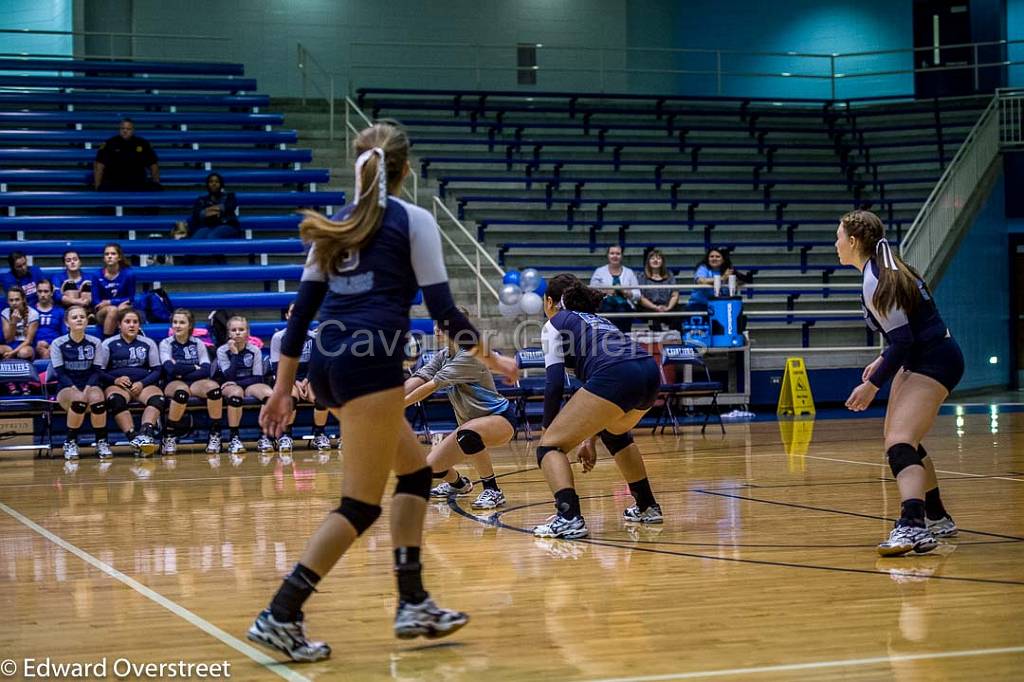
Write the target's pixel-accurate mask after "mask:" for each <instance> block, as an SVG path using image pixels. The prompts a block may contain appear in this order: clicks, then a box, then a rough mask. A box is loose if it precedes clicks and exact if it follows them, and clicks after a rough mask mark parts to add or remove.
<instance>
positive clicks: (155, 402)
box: [146, 395, 187, 412]
mask: <svg viewBox="0 0 1024 682" xmlns="http://www.w3.org/2000/svg"><path fill="white" fill-rule="evenodd" d="M186 402H187V401H186ZM146 407H155V408H156V409H158V410H160V411H161V412H162V411H163V410H164V408H165V407H167V399H166V398H164V397H163V396H162V395H155V396H153V397H152V398H150V399H149V400H147V401H146Z"/></svg>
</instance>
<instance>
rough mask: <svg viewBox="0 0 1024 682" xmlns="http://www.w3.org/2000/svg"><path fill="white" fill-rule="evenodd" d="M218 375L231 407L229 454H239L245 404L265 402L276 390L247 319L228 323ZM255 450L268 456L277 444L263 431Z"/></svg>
mask: <svg viewBox="0 0 1024 682" xmlns="http://www.w3.org/2000/svg"><path fill="white" fill-rule="evenodd" d="M216 372H217V376H216V377H215V378H216V379H218V380H219V381H220V385H221V393H223V395H224V400H225V402H227V404H228V433H229V434H230V436H231V440H230V442H228V452H229V453H230V454H232V455H239V454H241V453H243V452H245V444H244V443H242V439H241V437H240V436H239V434H238V427H239V425H240V424H241V423H242V403H243V402H244V401H245V399H246V398H256V399H258V400H259V401H260V402H261V403H266V402H267V399H268V398H269V397H270V394H271V393H273V389H271V388H270V386H268V385H267V383H266V373H267V371H266V369H265V368H264V366H263V351H262V350H260V349H259V348H258V347H257V346H256V345H255V344H253V343H250V342H249V321H248V320H246V319H245V318H244V317H238V316H235V317H232V318H231V319H230V320H228V342H227V343H225V344H224V345H223V346H221V347H220V348H218V349H217V370H216ZM256 449H257V450H259V451H260V452H261V453H267V452H270V451H271V450H273V449H274V444H273V443H271V442H270V438H269V437H267V434H266V433H263V432H262V431H261V432H260V437H259V440H258V441H256Z"/></svg>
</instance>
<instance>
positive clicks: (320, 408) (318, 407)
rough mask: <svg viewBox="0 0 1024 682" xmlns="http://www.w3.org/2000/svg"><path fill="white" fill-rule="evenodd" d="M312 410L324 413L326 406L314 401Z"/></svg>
mask: <svg viewBox="0 0 1024 682" xmlns="http://www.w3.org/2000/svg"><path fill="white" fill-rule="evenodd" d="M313 409H314V410H317V411H319V412H325V411H326V410H327V406H326V405H324V404H323V403H322V402H320V401H319V400H314V401H313Z"/></svg>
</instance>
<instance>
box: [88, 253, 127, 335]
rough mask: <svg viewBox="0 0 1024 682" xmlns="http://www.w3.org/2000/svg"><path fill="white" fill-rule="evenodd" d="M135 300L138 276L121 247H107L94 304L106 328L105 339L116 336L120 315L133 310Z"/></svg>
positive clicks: (95, 278)
mask: <svg viewBox="0 0 1024 682" xmlns="http://www.w3.org/2000/svg"><path fill="white" fill-rule="evenodd" d="M134 298H135V275H133V274H132V272H131V268H130V267H128V261H127V260H125V258H124V251H123V250H122V249H121V245H120V244H107V245H106V246H104V247H103V269H102V270H100V271H99V272H97V273H96V274H95V275H93V278H92V300H93V301H94V302H95V304H96V320H97V322H98V323H99V324H100V325H102V326H103V336H104V338H106V337H108V336H110V335H112V334H113V333H114V331H115V330H116V329H117V326H118V324H119V314H120V313H121V312H123V311H125V310H129V309H131V307H132V300H134Z"/></svg>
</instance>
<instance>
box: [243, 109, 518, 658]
mask: <svg viewBox="0 0 1024 682" xmlns="http://www.w3.org/2000/svg"><path fill="white" fill-rule="evenodd" d="M355 148H356V152H357V154H358V160H357V161H356V191H355V193H354V194H353V197H354V201H353V204H354V205H352V206H348V207H346V208H345V209H343V210H342V212H341V213H340V214H339V215H338V216H336V218H337V220H327V219H326V218H324V217H323V216H320V215H318V214H315V213H307V214H306V218H305V220H303V222H302V226H301V232H302V236H303V238H304V239H305V240H306V241H308V242H312V246H311V247H310V252H309V257H308V260H307V261H306V269H305V271H304V272H303V275H302V283H301V285H300V287H299V292H298V296H297V298H296V301H295V310H294V312H293V314H292V318H291V320H289V321H288V332H287V333H286V334H285V337H284V340H283V343H282V345H281V363H280V365H279V366H278V373H277V381H276V383H275V385H274V394H273V396H272V397H271V399H270V401H269V402H268V403H267V404H266V405H265V406H264V407H263V411H262V413H261V414H260V422H261V424H263V425H264V426H265V427H266V428H267V429H268V430H270V431H272V432H273V434H274V435H278V434H280V433H281V432H282V431H283V429H284V426H285V425H286V424H287V421H288V418H289V416H290V414H291V410H292V399H291V391H292V385H293V384H294V383H295V371H296V368H297V366H298V358H299V355H300V354H301V352H302V345H303V343H304V342H305V338H306V330H307V329H308V328H309V323H310V320H311V319H312V318H313V316H314V315H315V314H316V312H317V310H318V309H319V311H320V325H319V327H318V328H317V341H316V343H315V344H314V347H313V356H312V358H311V359H310V366H309V375H310V381H311V383H312V385H313V388H314V390H315V391H316V395H317V397H318V398H319V399H320V401H321V402H322V403H323V404H325V405H327V407H328V408H330V410H331V411H332V412H333V413H334V415H335V417H337V418H338V419H339V421H340V422H341V430H342V433H343V434H344V437H345V457H344V462H343V466H344V475H343V476H342V498H341V504H340V506H339V507H338V508H337V509H336V510H334V511H333V512H332V513H330V514H329V515H328V517H327V518H326V519H325V520H324V522H323V523H322V524H321V526H320V528H319V529H318V530H317V531H316V533H315V534H314V535H313V538H312V539H311V540H310V542H309V544H308V545H307V547H306V550H305V551H304V553H303V555H302V557H301V559H300V561H299V563H298V564H296V566H295V568H294V570H292V572H291V573H290V574H289V575H288V576H287V577H286V578H285V579H284V582H283V583H282V585H281V588H280V589H279V590H278V592H277V594H276V595H275V596H274V598H273V600H272V601H271V603H270V607H269V608H268V609H266V610H264V611H263V612H262V613H260V615H259V617H258V618H257V619H256V621H255V623H253V625H252V627H251V628H250V629H249V638H250V639H252V640H253V641H256V642H259V643H261V644H265V645H267V646H270V647H274V648H276V649H279V650H281V651H284V652H285V653H287V654H288V655H289V656H290V657H291V658H292V659H293V660H301V661H316V660H320V659H323V658H326V657H327V656H329V655H330V652H331V649H330V647H329V646H328V645H327V644H324V643H323V642H316V641H310V640H308V639H307V638H306V633H305V626H304V623H303V616H302V606H303V604H304V603H305V601H306V599H308V598H309V596H310V595H311V594H312V593H313V592H314V591H315V588H316V586H317V584H318V583H319V581H320V579H321V576H323V575H325V574H326V573H327V572H328V571H330V570H331V567H332V566H334V564H335V563H336V562H337V561H338V559H339V558H341V556H342V555H343V554H344V553H345V551H346V550H348V548H349V547H350V546H351V545H352V543H353V542H355V540H356V538H357V537H358V536H359V535H361V534H362V533H363V532H364V531H366V530H367V529H368V528H369V527H370V526H371V525H372V524H373V522H374V521H376V520H377V518H378V517H379V516H380V514H381V508H380V502H381V497H382V495H383V493H384V486H385V484H386V483H387V480H388V476H389V474H390V473H391V471H394V472H395V474H396V475H397V477H398V483H397V485H396V487H395V496H394V498H393V499H392V504H391V524H390V526H391V539H392V543H393V545H394V557H395V565H394V572H395V575H396V577H397V580H398V593H399V598H398V610H397V613H396V616H395V622H394V630H395V634H396V635H397V636H398V637H401V638H410V637H418V636H421V635H422V636H426V637H428V638H430V637H442V636H444V635H448V634H451V633H452V632H454V631H455V630H457V629H458V628H460V627H462V626H463V625H465V624H466V622H467V621H468V616H466V614H464V613H460V612H458V611H452V610H448V609H442V608H439V607H437V606H436V605H435V604H434V601H433V600H432V599H430V597H429V595H428V593H427V592H426V590H424V589H423V583H422V578H421V564H420V544H421V542H422V533H423V518H424V514H425V512H426V506H427V498H428V497H429V495H430V485H431V476H430V467H429V466H427V464H426V459H425V457H424V453H423V450H422V448H421V447H420V445H419V443H418V442H417V440H416V436H415V434H413V432H412V429H411V428H410V427H409V424H408V423H407V422H406V421H405V408H404V406H403V398H404V395H405V394H404V391H403V388H402V384H403V381H404V375H403V369H402V361H403V359H404V355H405V353H404V345H405V336H406V333H407V332H408V329H409V307H410V305H411V303H412V300H413V297H414V296H415V294H416V290H417V288H422V290H423V298H424V301H425V302H426V304H427V308H428V309H429V310H430V313H431V316H432V317H434V318H435V319H436V320H438V321H439V322H441V323H442V325H443V327H444V329H445V331H446V333H447V334H448V335H449V336H451V337H452V338H453V339H455V340H456V341H457V342H458V343H459V345H460V346H462V347H465V348H474V349H477V350H476V352H477V353H478V354H479V355H480V356H481V361H483V362H484V364H485V365H487V366H488V367H490V368H491V369H493V370H495V371H498V372H500V373H502V374H505V375H506V376H510V377H514V376H515V374H516V369H515V363H514V362H513V361H511V360H509V359H507V358H500V357H498V356H494V355H491V354H489V353H488V352H487V351H486V349H484V348H483V347H482V344H481V340H480V339H479V336H478V333H477V331H476V329H474V328H473V326H472V325H471V324H470V323H469V321H468V320H467V319H466V318H465V316H464V315H462V314H461V313H460V312H459V311H458V310H457V309H456V307H455V303H454V301H452V297H451V292H450V290H449V288H448V276H447V273H446V271H445V267H444V257H443V255H442V253H441V237H440V234H439V232H438V228H437V223H436V222H435V221H434V219H433V218H432V217H431V215H430V214H429V213H428V212H427V211H425V210H423V209H422V208H420V207H418V206H413V205H411V204H407V203H405V202H404V201H401V200H400V199H398V198H397V197H396V196H394V195H396V194H397V193H398V192H399V190H400V188H401V183H402V179H403V178H404V177H405V175H406V174H407V173H408V172H409V165H408V161H407V159H408V152H409V140H408V138H407V137H406V136H405V133H403V132H401V131H400V130H398V129H397V128H395V127H394V126H391V125H388V124H385V123H377V124H375V125H373V126H371V127H369V128H367V129H366V130H363V131H362V132H361V133H360V134H359V136H358V137H357V138H356V141H355ZM363 188H365V189H363Z"/></svg>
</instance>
